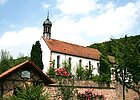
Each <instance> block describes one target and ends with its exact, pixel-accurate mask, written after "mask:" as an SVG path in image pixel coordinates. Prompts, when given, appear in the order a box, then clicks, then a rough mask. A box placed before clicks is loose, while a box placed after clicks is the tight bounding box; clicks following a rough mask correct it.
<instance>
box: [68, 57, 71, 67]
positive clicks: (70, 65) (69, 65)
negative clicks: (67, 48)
mask: <svg viewBox="0 0 140 100" xmlns="http://www.w3.org/2000/svg"><path fill="white" fill-rule="evenodd" d="M68 63H69V67H71V57H69V61H68Z"/></svg>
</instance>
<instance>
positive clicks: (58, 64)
mask: <svg viewBox="0 0 140 100" xmlns="http://www.w3.org/2000/svg"><path fill="white" fill-rule="evenodd" d="M59 67H60V56H59V55H58V56H57V68H59Z"/></svg>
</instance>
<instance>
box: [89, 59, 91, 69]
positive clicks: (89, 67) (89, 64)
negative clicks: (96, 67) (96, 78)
mask: <svg viewBox="0 0 140 100" xmlns="http://www.w3.org/2000/svg"><path fill="white" fill-rule="evenodd" d="M89 71H91V61H89Z"/></svg>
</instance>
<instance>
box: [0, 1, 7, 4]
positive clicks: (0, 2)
mask: <svg viewBox="0 0 140 100" xmlns="http://www.w3.org/2000/svg"><path fill="white" fill-rule="evenodd" d="M7 1H8V0H0V5H3V4H5V3H6V2H7Z"/></svg>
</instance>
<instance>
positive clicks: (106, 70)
mask: <svg viewBox="0 0 140 100" xmlns="http://www.w3.org/2000/svg"><path fill="white" fill-rule="evenodd" d="M99 74H100V79H99V81H101V82H105V83H107V84H108V87H109V82H111V73H110V64H109V61H108V58H107V57H106V56H105V55H101V58H100V67H99Z"/></svg>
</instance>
